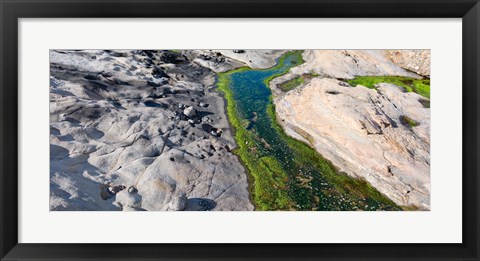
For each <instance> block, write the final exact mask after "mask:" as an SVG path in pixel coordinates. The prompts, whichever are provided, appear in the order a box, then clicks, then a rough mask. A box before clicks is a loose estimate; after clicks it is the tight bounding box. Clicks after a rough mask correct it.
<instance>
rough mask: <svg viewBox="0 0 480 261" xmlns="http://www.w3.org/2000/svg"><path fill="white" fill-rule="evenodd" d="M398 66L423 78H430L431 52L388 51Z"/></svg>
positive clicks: (388, 54)
mask: <svg viewBox="0 0 480 261" xmlns="http://www.w3.org/2000/svg"><path fill="white" fill-rule="evenodd" d="M385 52H386V53H387V56H388V57H389V58H390V60H391V61H392V62H393V63H395V64H396V65H398V66H400V67H402V68H404V69H407V70H409V71H412V72H415V73H417V74H420V75H423V76H430V50H386V51H385Z"/></svg>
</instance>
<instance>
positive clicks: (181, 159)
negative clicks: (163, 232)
mask: <svg viewBox="0 0 480 261" xmlns="http://www.w3.org/2000/svg"><path fill="white" fill-rule="evenodd" d="M50 62H51V64H50V69H51V77H50V159H51V169H50V172H51V173H50V174H51V179H50V209H51V210H182V209H186V210H252V209H253V206H252V204H251V203H250V201H249V196H248V190H247V180H246V173H245V170H244V168H243V167H242V165H241V164H240V162H239V160H238V159H237V157H236V156H234V155H233V154H232V153H231V152H230V150H228V151H227V149H225V148H235V146H236V145H235V141H234V139H233V137H232V134H231V132H230V129H229V125H228V121H227V118H226V115H225V109H224V101H223V99H222V97H220V96H219V95H218V94H217V93H216V92H215V91H212V90H211V89H212V88H213V84H214V80H215V75H214V73H212V72H211V71H210V70H209V69H207V68H204V67H201V66H199V65H197V64H196V63H194V62H192V61H190V60H189V59H188V57H186V56H184V55H182V54H179V53H176V52H171V51H125V50H121V51H100V50H89V51H64V50H53V51H51V52H50ZM200 103H202V104H203V105H204V106H198V104H200ZM179 104H181V105H182V106H179ZM206 104H208V106H206ZM188 108H191V109H188ZM187 109H188V110H187ZM185 112H186V113H185ZM185 114H187V115H185ZM206 117H208V119H209V124H210V125H211V126H212V127H213V128H215V129H216V130H219V131H218V132H219V133H220V134H218V135H212V134H210V133H208V132H206V131H205V130H203V128H202V124H201V123H202V122H203V121H204V120H205V118H206ZM115 186H125V187H124V189H122V190H119V191H116V190H114V192H115V193H113V195H112V194H110V196H108V195H109V194H108V191H107V192H106V193H107V194H105V193H104V194H105V195H107V198H106V199H103V198H102V191H104V190H105V189H107V190H108V188H112V187H115ZM110 191H112V189H111V190H110ZM175 195H184V198H182V197H183V196H182V197H178V196H175ZM205 202H207V203H205ZM184 204H186V206H184Z"/></svg>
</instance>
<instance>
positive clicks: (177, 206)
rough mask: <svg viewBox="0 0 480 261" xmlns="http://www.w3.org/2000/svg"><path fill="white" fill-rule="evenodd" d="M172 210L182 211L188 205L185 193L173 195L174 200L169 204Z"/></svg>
mask: <svg viewBox="0 0 480 261" xmlns="http://www.w3.org/2000/svg"><path fill="white" fill-rule="evenodd" d="M168 206H169V208H170V210H174V211H182V210H185V208H186V207H187V197H186V196H185V194H177V195H174V196H173V197H172V200H171V201H170V203H169V204H168Z"/></svg>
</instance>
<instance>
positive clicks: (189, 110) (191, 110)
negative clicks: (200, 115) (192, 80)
mask: <svg viewBox="0 0 480 261" xmlns="http://www.w3.org/2000/svg"><path fill="white" fill-rule="evenodd" d="M183 114H185V116H187V117H189V118H191V117H193V116H195V115H196V114H197V111H196V110H195V109H194V108H193V107H192V106H189V107H187V108H186V109H185V110H183Z"/></svg>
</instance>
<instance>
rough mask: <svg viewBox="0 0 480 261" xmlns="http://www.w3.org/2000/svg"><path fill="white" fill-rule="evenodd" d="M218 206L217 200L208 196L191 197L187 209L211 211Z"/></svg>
mask: <svg viewBox="0 0 480 261" xmlns="http://www.w3.org/2000/svg"><path fill="white" fill-rule="evenodd" d="M216 206H217V203H215V201H213V200H211V199H208V198H189V199H188V200H187V208H186V209H185V211H209V210H213V209H214V208H215V207H216Z"/></svg>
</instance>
